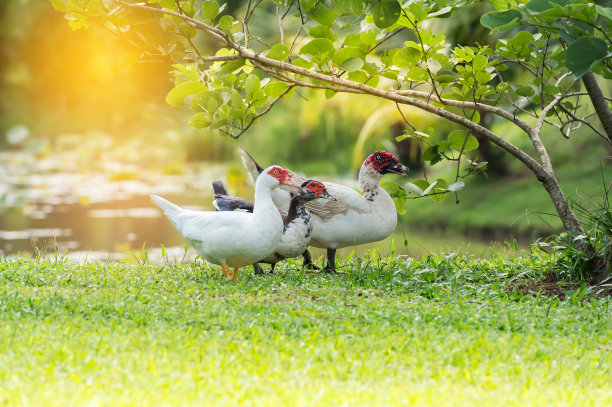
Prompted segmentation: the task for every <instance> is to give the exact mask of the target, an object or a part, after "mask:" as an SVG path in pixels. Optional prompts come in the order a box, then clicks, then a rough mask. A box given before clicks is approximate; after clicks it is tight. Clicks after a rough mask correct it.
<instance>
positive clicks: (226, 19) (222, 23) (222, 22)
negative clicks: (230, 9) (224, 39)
mask: <svg viewBox="0 0 612 407" xmlns="http://www.w3.org/2000/svg"><path fill="white" fill-rule="evenodd" d="M217 25H218V26H219V28H220V29H222V30H227V29H228V28H230V27H231V26H232V25H234V17H232V16H230V15H224V16H223V17H221V18H220V19H219V23H218V24H217Z"/></svg>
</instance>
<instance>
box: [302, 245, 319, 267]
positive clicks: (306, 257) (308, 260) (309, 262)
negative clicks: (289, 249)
mask: <svg viewBox="0 0 612 407" xmlns="http://www.w3.org/2000/svg"><path fill="white" fill-rule="evenodd" d="M302 257H303V258H304V263H302V266H304V267H306V268H308V269H311V270H320V269H321V268H320V267H319V266H317V265H316V264H314V263H313V262H312V257H311V256H310V252H309V251H308V249H306V251H305V252H304V253H302Z"/></svg>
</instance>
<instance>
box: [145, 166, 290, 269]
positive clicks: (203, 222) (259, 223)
mask: <svg viewBox="0 0 612 407" xmlns="http://www.w3.org/2000/svg"><path fill="white" fill-rule="evenodd" d="M279 185H287V186H289V187H293V188H299V186H300V184H297V183H296V182H295V177H294V176H293V175H292V174H291V173H289V171H287V170H286V169H284V168H282V167H279V166H271V167H268V168H266V169H265V170H263V172H262V173H261V175H260V177H259V178H258V179H257V182H255V204H254V208H253V213H247V212H206V211H191V210H185V209H182V208H180V207H179V206H177V205H175V204H173V203H171V202H169V201H167V200H165V199H163V198H161V197H159V196H156V195H151V199H152V200H153V201H154V202H155V203H156V204H157V205H159V207H160V208H162V209H163V211H164V212H165V213H166V215H167V216H168V218H169V219H170V221H171V222H172V224H173V225H174V227H176V229H177V230H178V231H179V233H180V234H181V235H183V237H185V238H186V239H187V241H188V242H189V243H190V244H191V245H192V246H193V248H194V249H196V251H197V252H198V253H199V254H200V255H201V256H202V257H203V258H204V259H206V260H207V261H209V262H211V263H214V264H220V265H221V268H222V269H223V274H225V277H226V278H228V279H229V280H234V278H236V276H237V275H238V269H239V268H240V267H244V266H246V265H248V264H253V263H255V262H257V261H259V260H261V259H264V258H266V257H268V256H270V255H272V254H273V253H274V251H275V250H276V248H277V246H278V243H279V242H280V239H281V236H282V234H283V219H282V218H281V215H280V214H279V212H278V209H276V207H275V206H274V203H273V202H272V199H271V197H270V194H271V192H272V190H273V189H274V188H276V187H278V186H279ZM229 267H233V268H234V270H233V273H230V272H229Z"/></svg>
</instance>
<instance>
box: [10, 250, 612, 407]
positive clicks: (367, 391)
mask: <svg viewBox="0 0 612 407" xmlns="http://www.w3.org/2000/svg"><path fill="white" fill-rule="evenodd" d="M548 267H549V264H548V262H547V260H546V259H540V258H537V257H534V256H531V257H526V258H516V259H502V258H493V259H491V260H487V261H485V260H480V259H476V258H466V257H463V256H457V255H453V254H449V255H447V256H446V257H444V256H429V257H427V258H423V259H420V260H419V259H412V258H406V257H403V258H386V259H375V258H372V257H370V256H366V257H365V258H362V259H358V260H357V261H353V262H352V263H351V264H350V265H349V266H348V267H346V268H345V269H344V270H346V273H345V274H340V275H326V274H310V273H306V272H304V271H303V270H301V269H300V267H298V266H297V265H295V264H291V263H290V264H287V265H279V267H278V268H277V269H280V271H279V273H278V274H277V275H275V276H255V275H253V274H251V272H250V270H248V271H243V272H242V273H241V275H240V277H239V280H238V281H237V282H236V283H230V282H227V281H225V280H224V278H223V276H222V273H221V271H220V269H219V267H216V266H215V267H211V266H208V265H203V264H201V263H198V264H192V265H173V264H167V265H164V266H155V265H150V264H144V265H142V264H141V265H135V264H79V263H73V262H69V261H65V260H62V259H56V260H36V259H25V258H3V259H0V405H11V406H12V405H32V406H42V405H44V406H68V405H93V406H97V405H108V406H122V405H126V406H131V405H154V406H177V405H214V406H220V405H238V404H240V405H257V406H260V405H271V406H274V405H295V406H301V405H326V406H332V405H351V406H356V405H431V406H440V405H444V406H454V405H504V406H524V405H533V406H536V405H537V406H545V405H555V406H560V405H572V406H573V405H580V406H606V405H612V386H610V382H611V377H612V370H611V367H612V359H611V358H610V352H611V351H612V335H611V332H612V317H611V315H610V311H611V308H612V307H611V301H610V299H609V298H597V297H594V296H586V297H583V296H582V295H573V296H572V295H570V296H568V299H567V300H564V301H560V300H558V299H551V298H546V297H543V296H539V297H535V298H534V297H523V296H520V295H517V294H513V293H510V294H507V293H505V292H504V291H503V287H504V286H506V285H507V284H508V283H509V282H511V281H513V280H516V279H520V278H526V277H536V276H541V275H542V274H543V273H545V272H546V270H547V268H548ZM249 269H250V268H249Z"/></svg>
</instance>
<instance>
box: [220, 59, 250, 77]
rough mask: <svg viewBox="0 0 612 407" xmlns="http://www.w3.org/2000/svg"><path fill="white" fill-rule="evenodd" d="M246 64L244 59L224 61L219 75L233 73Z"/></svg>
mask: <svg viewBox="0 0 612 407" xmlns="http://www.w3.org/2000/svg"><path fill="white" fill-rule="evenodd" d="M244 64H245V60H244V59H237V60H235V61H227V62H224V63H223V65H222V66H221V69H220V70H219V75H220V76H224V75H228V74H231V73H233V72H234V71H236V70H238V69H240V68H241V67H242V66H243V65H244Z"/></svg>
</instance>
